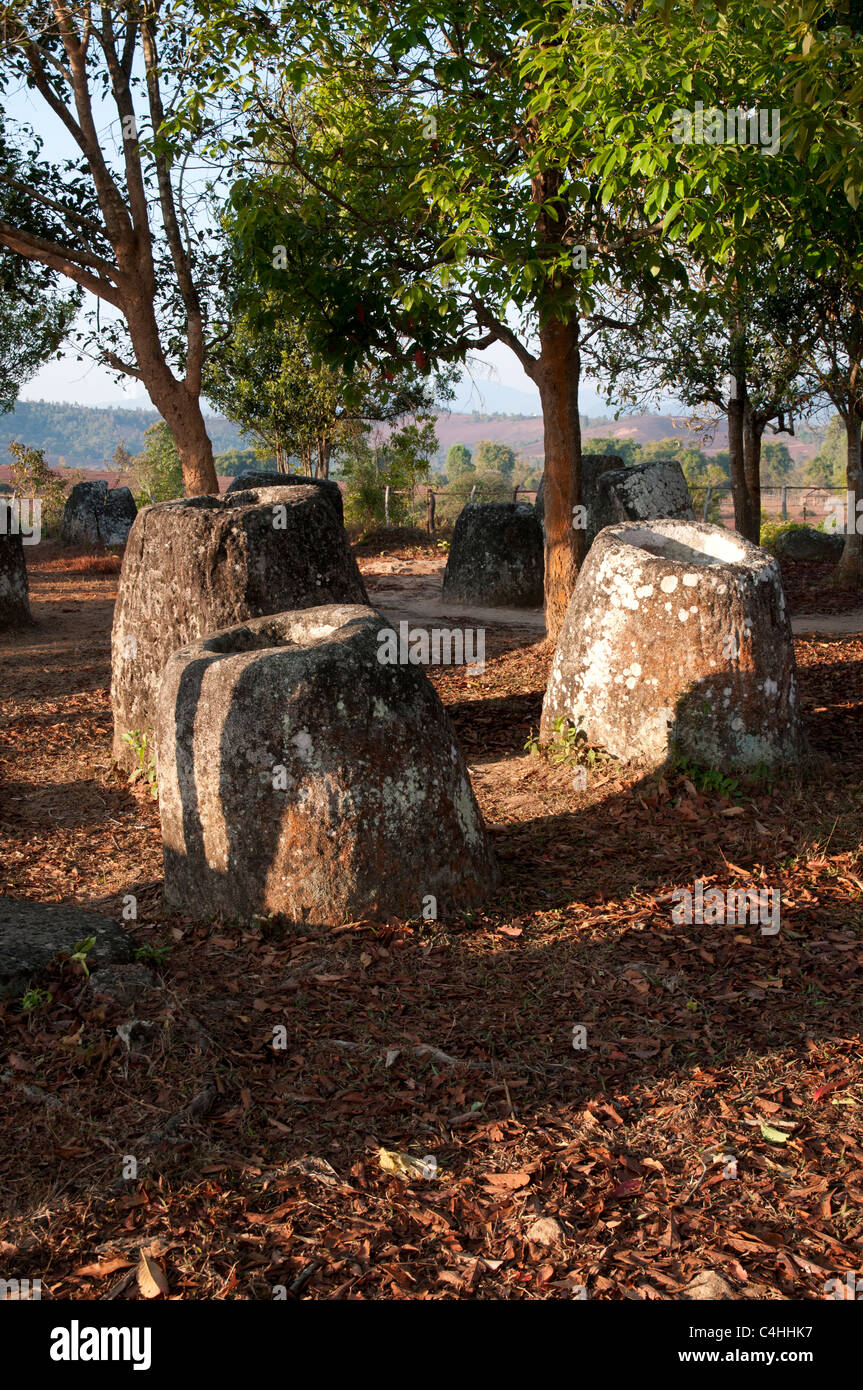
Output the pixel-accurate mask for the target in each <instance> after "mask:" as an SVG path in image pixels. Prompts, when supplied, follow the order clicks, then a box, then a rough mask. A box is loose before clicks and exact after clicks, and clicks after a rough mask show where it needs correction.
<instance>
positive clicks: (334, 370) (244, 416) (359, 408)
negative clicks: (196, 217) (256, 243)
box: [204, 219, 451, 477]
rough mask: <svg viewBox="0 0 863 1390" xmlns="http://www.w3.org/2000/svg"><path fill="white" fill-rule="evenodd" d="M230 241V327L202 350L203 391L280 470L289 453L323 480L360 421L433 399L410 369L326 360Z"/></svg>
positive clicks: (421, 406) (400, 413) (445, 390)
mask: <svg viewBox="0 0 863 1390" xmlns="http://www.w3.org/2000/svg"><path fill="white" fill-rule="evenodd" d="M232 225H233V223H232V220H231V219H228V226H229V228H230V227H231V226H232ZM232 248H233V253H234V254H233V257H232V258H231V259H230V261H229V263H228V264H227V265H226V268H225V272H224V278H225V285H224V305H223V308H224V314H225V317H226V318H227V319H228V320H229V322H230V332H226V333H225V335H224V337H223V340H222V341H221V342H220V343H219V344H218V345H217V346H216V347H215V348H214V349H213V350H212V351H211V353H210V356H209V359H208V361H207V365H206V368H205V373H204V389H205V391H206V394H207V397H208V399H209V400H211V401H212V402H213V403H214V405H216V406H218V408H219V409H220V410H223V411H224V413H225V414H226V415H227V416H228V417H229V418H230V419H232V420H235V421H236V422H237V423H238V424H239V425H241V426H242V428H243V429H244V431H245V432H246V433H247V434H249V435H252V436H253V437H254V438H255V439H257V441H258V445H259V447H260V448H261V449H263V450H265V451H266V452H268V453H272V454H274V455H275V458H276V461H277V465H278V467H279V468H280V470H281V471H283V472H287V471H289V462H290V459H291V458H292V457H294V458H297V459H298V460H299V466H300V469H301V471H302V472H304V473H306V474H307V475H308V476H310V477H314V476H317V477H326V476H328V473H329V467H330V458H331V456H337V454H338V451H339V449H340V447H341V446H342V445H343V444H345V443H346V442H347V441H348V440H349V439H351V438H352V437H353V436H355V434H356V430H357V428H358V426H359V425H360V424H361V423H362V422H363V421H365V422H368V421H372V420H377V421H384V420H397V419H400V418H403V417H406V416H408V415H411V414H415V413H416V412H418V411H423V410H426V409H428V408H429V407H430V406H431V405H432V404H433V402H434V396H435V392H434V391H432V390H431V389H430V388H429V384H428V382H427V381H426V380H425V378H424V377H423V375H422V373H420V372H418V371H417V370H416V368H415V367H413V366H411V367H404V368H402V369H400V370H399V371H397V372H392V371H389V370H388V369H382V368H380V367H377V366H375V365H373V364H372V363H370V362H365V363H363V364H362V365H360V366H358V368H357V370H356V371H354V372H352V373H347V372H345V371H344V370H343V369H342V368H341V367H340V366H338V365H334V364H332V363H329V362H326V361H324V360H323V359H322V357H321V355H320V353H319V352H318V351H317V350H316V349H314V348H313V346H312V345H311V344H310V342H309V339H308V335H307V332H306V329H305V327H304V325H303V323H302V321H301V320H300V319H299V318H298V317H297V316H296V315H294V314H292V312H291V304H290V302H289V301H288V300H286V298H285V296H284V295H283V294H281V293H280V292H279V290H278V289H277V288H269V289H267V288H266V286H262V285H261V284H260V283H259V277H258V274H257V271H256V267H255V264H254V262H249V261H247V260H243V259H242V253H241V248H240V245H239V243H237V242H236V240H234V241H232ZM439 386H440V390H441V393H442V394H444V395H446V394H451V393H450V391H449V387H448V386H446V385H445V384H444V383H443V382H441V383H439Z"/></svg>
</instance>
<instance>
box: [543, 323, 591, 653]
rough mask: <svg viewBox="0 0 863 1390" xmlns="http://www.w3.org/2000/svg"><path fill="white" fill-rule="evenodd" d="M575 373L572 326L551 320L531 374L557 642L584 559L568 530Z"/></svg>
mask: <svg viewBox="0 0 863 1390" xmlns="http://www.w3.org/2000/svg"><path fill="white" fill-rule="evenodd" d="M580 369H581V359H580V354H579V324H578V320H577V319H576V320H573V321H572V322H570V323H567V324H564V323H561V322H560V321H559V320H558V319H551V320H550V321H549V322H548V323H547V324H546V325H545V326H544V327H543V328H542V329H541V330H540V356H539V359H538V361H537V364H536V367H535V369H534V371H533V372H532V375H533V377H534V380H535V381H536V385H537V388H538V390H539V395H540V400H541V401H542V423H543V436H544V443H545V625H546V629H547V631H548V635H549V637H550V638H551V639H552V641H557V638H558V635H559V633H560V629H561V627H562V625H563V619H564V616H565V614H566V608H567V604H568V603H569V599H570V596H571V594H572V591H573V589H574V588H575V581H576V578H577V575H578V571H579V567H580V566H581V564H582V562H583V560H584V556H585V541H586V532H585V530H584V529H583V528H578V529H574V528H573V524H572V522H573V508H574V507H577V506H580V504H581V427H580V424H579V418H578V383H579V375H580Z"/></svg>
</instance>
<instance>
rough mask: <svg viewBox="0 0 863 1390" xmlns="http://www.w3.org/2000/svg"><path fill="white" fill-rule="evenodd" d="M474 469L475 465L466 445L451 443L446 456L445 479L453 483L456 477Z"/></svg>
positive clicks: (472, 471)
mask: <svg viewBox="0 0 863 1390" xmlns="http://www.w3.org/2000/svg"><path fill="white" fill-rule="evenodd" d="M475 471H476V467H475V464H474V462H473V459H472V458H471V452H470V449H469V448H468V447H467V445H466V444H451V445H450V446H449V449H448V451H447V456H446V476H447V480H448V481H449V482H451V483H454V482H455V480H456V478H460V477H461V476H462V474H463V473H474V472H475Z"/></svg>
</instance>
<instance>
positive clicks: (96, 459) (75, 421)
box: [0, 401, 246, 468]
mask: <svg viewBox="0 0 863 1390" xmlns="http://www.w3.org/2000/svg"><path fill="white" fill-rule="evenodd" d="M158 419H159V416H158V415H157V413H156V411H155V410H129V409H127V408H125V407H123V406H113V407H112V406H109V407H102V406H87V405H70V404H68V403H66V402H57V401H18V402H17V404H16V406H15V409H14V410H12V411H10V412H9V414H8V415H0V462H4V463H5V461H6V459H7V458H8V448H9V445H10V443H11V442H12V440H13V439H17V440H20V442H21V443H22V444H26V445H28V447H30V448H32V449H44V450H45V456H46V458H47V460H48V462H49V463H50V464H52V465H56V464H58V463H59V462H60V461H61V460H62V461H63V462H64V463H65V464H66V465H67V466H68V467H69V468H104V467H105V466H106V465H110V463H111V459H112V458H113V456H114V450H115V449H116V447H117V445H118V444H125V445H126V447H127V448H128V449H129V450H130V452H131V453H133V454H137V453H140V451H141V449H142V448H143V447H144V431H145V430H146V429H147V426H148V425H152V424H153V423H154V422H155V421H156V420H158ZM207 429H208V431H209V434H210V438H211V439H212V441H213V449H214V452H215V453H217V454H223V453H225V452H226V451H227V450H228V449H236V448H243V447H244V446H245V443H246V441H245V440H244V438H243V435H242V433H241V431H240V430H239V429H238V428H237V426H236V425H233V424H231V423H230V421H228V420H223V419H221V418H220V417H219V416H217V415H214V416H211V417H210V418H209V419H208V420H207Z"/></svg>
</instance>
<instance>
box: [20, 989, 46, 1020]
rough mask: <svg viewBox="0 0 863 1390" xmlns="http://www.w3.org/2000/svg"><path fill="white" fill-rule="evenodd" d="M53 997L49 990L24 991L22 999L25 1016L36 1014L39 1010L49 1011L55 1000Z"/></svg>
mask: <svg viewBox="0 0 863 1390" xmlns="http://www.w3.org/2000/svg"><path fill="white" fill-rule="evenodd" d="M53 997H54V996H53V995H52V994H51V993H49V991H48V990H47V989H38V988H37V987H36V986H34V987H33V988H32V989H28V990H25V991H24V994H23V995H22V997H21V1008H22V1010H23V1011H24V1013H25V1014H31V1013H35V1012H36V1011H37V1009H47V1007H48V1005H49V1004H50V1003H51V1000H52V999H53Z"/></svg>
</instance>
